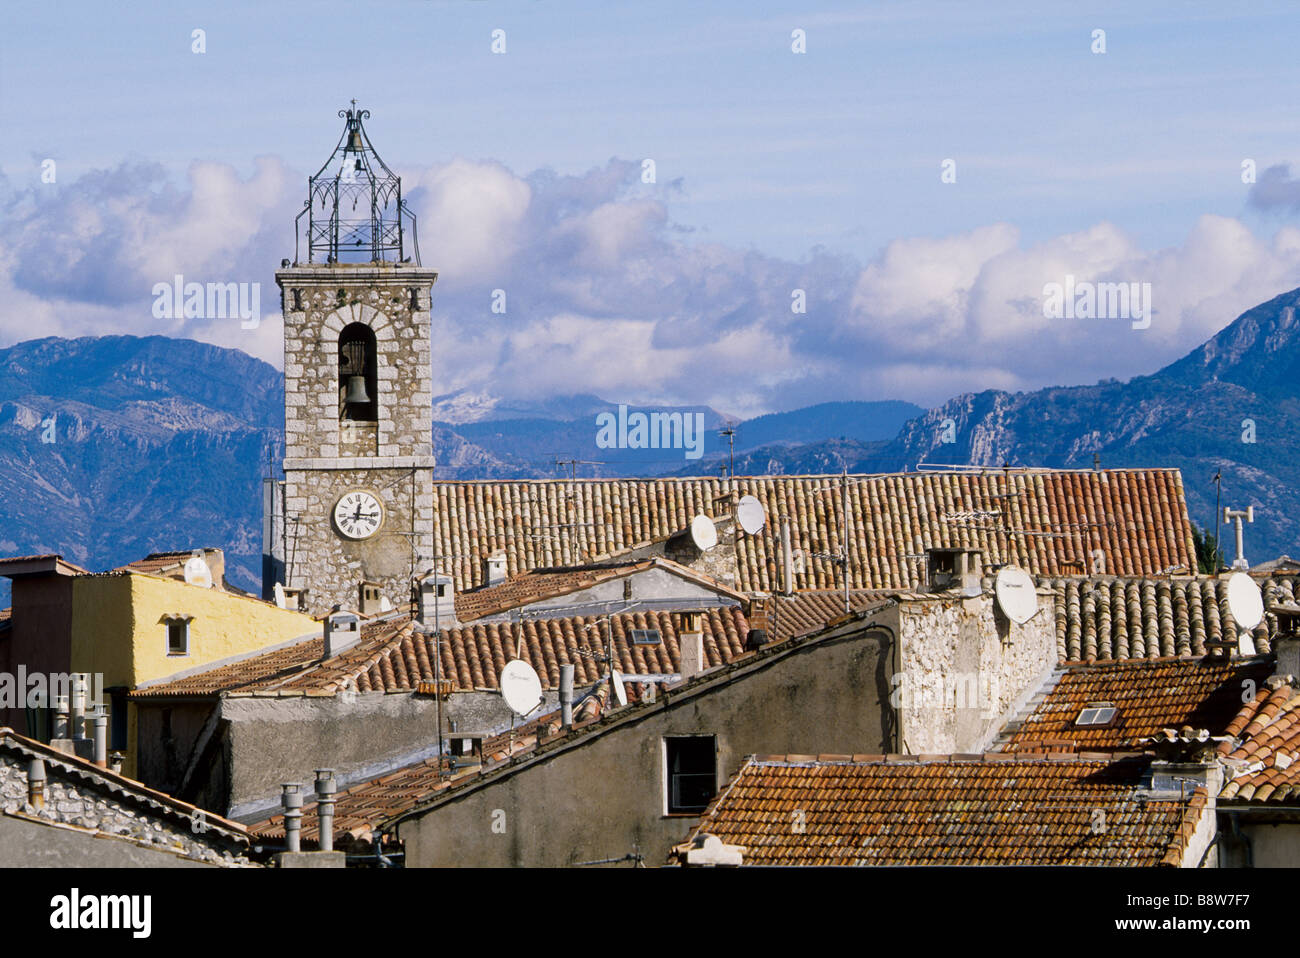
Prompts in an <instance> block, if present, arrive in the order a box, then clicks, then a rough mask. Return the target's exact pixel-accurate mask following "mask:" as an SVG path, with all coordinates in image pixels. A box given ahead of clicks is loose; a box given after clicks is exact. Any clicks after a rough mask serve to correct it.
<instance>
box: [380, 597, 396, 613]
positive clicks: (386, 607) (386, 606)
mask: <svg viewBox="0 0 1300 958" xmlns="http://www.w3.org/2000/svg"><path fill="white" fill-rule="evenodd" d="M379 611H380V612H381V613H383V612H392V611H393V603H391V602H389V601H388V596H386V595H381V596H380V597H379Z"/></svg>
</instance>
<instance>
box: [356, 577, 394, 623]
mask: <svg viewBox="0 0 1300 958" xmlns="http://www.w3.org/2000/svg"><path fill="white" fill-rule="evenodd" d="M357 587H358V589H359V591H360V595H359V599H360V600H361V605H360V609H361V614H362V615H366V616H375V615H382V614H383V613H384V612H386V611H387V610H386V609H385V608H384V592H383V589H382V588H381V587H380V585H379V583H378V582H366V581H364V580H363V581H362V582H360V583H358V586H357Z"/></svg>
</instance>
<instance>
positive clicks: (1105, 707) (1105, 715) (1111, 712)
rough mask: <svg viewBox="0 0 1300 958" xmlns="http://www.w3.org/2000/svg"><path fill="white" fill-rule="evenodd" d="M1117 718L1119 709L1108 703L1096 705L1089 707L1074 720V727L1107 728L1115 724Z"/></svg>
mask: <svg viewBox="0 0 1300 958" xmlns="http://www.w3.org/2000/svg"><path fill="white" fill-rule="evenodd" d="M1118 718H1119V709H1117V708H1115V707H1114V706H1113V705H1110V704H1109V703H1101V704H1098V705H1089V706H1088V707H1087V708H1085V709H1084V710H1083V711H1082V712H1080V713H1079V717H1078V718H1077V719H1075V720H1074V724H1075V725H1076V726H1085V725H1086V726H1089V727H1091V728H1109V727H1111V726H1112V725H1114V724H1115V722H1116V720H1117V719H1118Z"/></svg>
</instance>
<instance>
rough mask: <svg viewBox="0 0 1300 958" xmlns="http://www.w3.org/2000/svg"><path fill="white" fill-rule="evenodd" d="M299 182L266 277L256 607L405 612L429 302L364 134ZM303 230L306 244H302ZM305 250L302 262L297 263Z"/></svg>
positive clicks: (421, 519)
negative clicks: (288, 225) (276, 600)
mask: <svg viewBox="0 0 1300 958" xmlns="http://www.w3.org/2000/svg"><path fill="white" fill-rule="evenodd" d="M338 115H339V117H340V118H341V119H343V120H344V128H343V135H342V137H341V138H340V139H339V142H338V145H337V146H336V147H335V148H334V152H333V153H332V154H331V155H330V158H329V159H328V160H327V161H326V162H325V165H324V166H322V167H321V169H320V170H319V171H318V172H317V173H316V175H315V176H312V177H311V178H309V179H308V181H307V201H306V203H305V205H304V206H303V209H302V212H300V213H299V214H298V217H297V219H296V220H295V228H296V229H295V231H296V234H297V235H296V238H295V248H294V259H293V262H292V263H291V262H290V261H289V260H287V259H286V260H283V261H282V262H281V264H280V266H281V268H280V269H279V270H277V271H276V274H275V281H276V283H277V284H278V285H279V287H280V301H281V312H282V313H283V315H284V434H285V448H284V464H283V465H284V480H283V482H282V483H281V484H279V485H278V486H277V485H276V484H275V483H274V481H273V480H272V481H269V484H268V486H267V489H266V491H265V494H264V507H265V510H266V517H265V520H264V525H263V536H264V540H265V544H264V548H263V552H264V553H265V558H264V562H263V595H264V596H265V597H266V598H272V597H274V595H275V586H276V584H277V583H278V584H280V585H282V586H284V587H285V588H286V589H289V590H290V591H291V594H292V592H293V591H294V590H296V591H297V592H298V593H299V594H300V596H301V600H302V605H303V607H304V608H306V609H307V610H309V611H311V612H314V613H321V612H326V611H328V610H329V609H330V608H332V607H333V606H335V605H342V606H345V607H348V608H353V609H361V608H362V606H363V605H366V606H368V608H367V609H366V611H372V610H374V611H378V609H379V607H381V606H383V607H393V608H397V607H400V606H404V605H405V603H406V602H408V601H409V599H410V588H411V577H412V575H413V574H414V573H415V570H416V565H417V561H418V556H419V555H421V554H424V555H429V554H431V553H432V552H433V462H434V459H433V438H432V428H433V410H432V402H433V383H432V372H431V368H430V347H429V309H430V294H431V292H432V288H433V284H434V282H435V281H436V280H437V278H438V274H437V273H436V272H435V271H433V270H431V269H424V268H422V267H421V266H420V254H419V250H418V247H417V240H416V231H415V216H414V214H412V213H411V212H410V211H409V210H408V209H407V207H406V204H405V203H404V201H403V200H402V182H401V179H400V178H399V177H398V176H397V175H396V174H394V173H393V171H392V170H390V169H389V168H388V167H387V166H386V165H385V164H384V161H383V160H382V159H380V157H379V154H378V153H377V152H375V149H374V147H373V146H372V145H371V143H370V138H369V136H367V134H366V131H365V128H364V126H363V121H364V120H367V119H369V118H370V111H368V110H358V109H357V108H356V101H355V100H353V101H352V109H349V110H340V111H339V114H338ZM304 227H305V229H304ZM304 246H305V250H306V254H307V255H306V258H305V262H304V261H303V257H302V256H301V253H302V251H303V249H304Z"/></svg>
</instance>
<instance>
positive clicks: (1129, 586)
mask: <svg viewBox="0 0 1300 958" xmlns="http://www.w3.org/2000/svg"><path fill="white" fill-rule="evenodd" d="M1038 584H1039V587H1040V588H1047V589H1051V590H1052V592H1053V594H1054V597H1055V598H1054V610H1053V614H1054V615H1055V617H1056V644H1057V654H1058V656H1059V657H1060V659H1061V661H1062V662H1098V661H1107V660H1122V659H1143V658H1145V659H1155V658H1164V657H1169V656H1177V657H1180V658H1189V659H1190V658H1200V657H1202V656H1203V655H1205V654H1206V652H1207V651H1212V650H1213V649H1214V648H1215V646H1214V645H1213V643H1215V642H1222V641H1225V640H1230V639H1232V638H1233V637H1234V636H1235V635H1236V632H1237V629H1236V626H1235V623H1234V622H1233V620H1232V615H1231V613H1230V612H1229V611H1228V603H1227V589H1228V585H1227V578H1226V577H1225V578H1221V579H1216V578H1211V577H1208V576H1203V577H1196V578H1191V577H1184V578H1175V579H1169V578H1162V577H1161V578H1158V577H1146V578H1131V577H1125V578H1118V577H1114V576H1072V577H1040V578H1039V579H1038ZM1261 589H1262V591H1263V593H1264V601H1265V607H1266V609H1270V610H1271V609H1272V608H1273V607H1274V606H1275V605H1278V604H1281V603H1283V602H1287V601H1291V600H1292V598H1293V597H1294V596H1295V595H1296V594H1297V580H1296V579H1295V578H1294V577H1281V578H1278V579H1267V580H1265V581H1264V582H1263V583H1262V584H1261ZM1276 631H1277V617H1276V615H1274V614H1273V613H1272V612H1269V613H1268V614H1266V615H1265V618H1264V621H1263V622H1262V623H1260V624H1259V625H1258V626H1256V627H1255V628H1254V629H1253V630H1251V636H1252V638H1253V640H1254V643H1255V650H1256V652H1258V653H1259V654H1261V655H1263V654H1267V653H1268V652H1269V651H1270V650H1271V648H1272V646H1271V642H1272V637H1273V635H1274V634H1275V633H1276Z"/></svg>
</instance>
